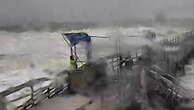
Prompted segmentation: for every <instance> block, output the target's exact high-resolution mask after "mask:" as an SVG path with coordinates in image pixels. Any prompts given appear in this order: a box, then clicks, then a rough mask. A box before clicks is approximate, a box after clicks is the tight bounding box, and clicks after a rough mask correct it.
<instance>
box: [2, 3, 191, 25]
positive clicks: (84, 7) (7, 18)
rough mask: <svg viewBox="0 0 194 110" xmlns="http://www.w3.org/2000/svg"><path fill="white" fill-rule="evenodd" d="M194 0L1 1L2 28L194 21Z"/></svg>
mask: <svg viewBox="0 0 194 110" xmlns="http://www.w3.org/2000/svg"><path fill="white" fill-rule="evenodd" d="M193 10H194V0H0V25H10V24H22V23H33V22H49V21H58V22H64V21H70V22H76V21H84V22H87V21H89V22H110V21H122V20H126V19H130V18H134V17H139V18H152V17H153V16H154V15H155V14H156V13H158V12H164V13H166V15H168V16H176V17H193V16H194V13H193Z"/></svg>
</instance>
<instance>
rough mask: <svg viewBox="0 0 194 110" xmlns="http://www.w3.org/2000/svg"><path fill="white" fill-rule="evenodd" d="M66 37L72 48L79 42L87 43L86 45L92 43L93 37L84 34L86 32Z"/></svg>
mask: <svg viewBox="0 0 194 110" xmlns="http://www.w3.org/2000/svg"><path fill="white" fill-rule="evenodd" d="M64 35H65V36H66V37H67V39H68V40H69V41H70V43H71V45H72V46H75V45H77V44H78V43H79V42H86V43H90V42H91V37H90V36H89V35H88V34H87V33H84V32H80V33H65V34H64Z"/></svg>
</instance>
